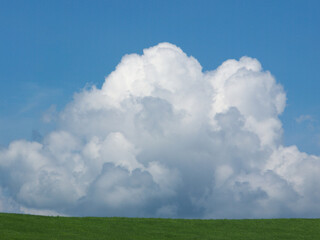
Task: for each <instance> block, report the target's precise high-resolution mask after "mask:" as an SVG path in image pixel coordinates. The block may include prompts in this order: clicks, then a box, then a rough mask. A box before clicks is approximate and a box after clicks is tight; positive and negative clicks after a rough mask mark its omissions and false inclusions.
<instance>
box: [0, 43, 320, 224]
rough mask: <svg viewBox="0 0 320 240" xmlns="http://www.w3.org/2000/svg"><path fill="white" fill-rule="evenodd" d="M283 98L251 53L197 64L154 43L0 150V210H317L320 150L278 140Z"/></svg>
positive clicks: (279, 213) (195, 213) (252, 214)
mask: <svg viewBox="0 0 320 240" xmlns="http://www.w3.org/2000/svg"><path fill="white" fill-rule="evenodd" d="M285 101H286V96H285V93H284V91H283V88H282V87H281V86H280V85H279V84H277V83H276V81H275V79H274V77H273V76H272V75H271V74H270V73H269V72H268V71H263V69H262V67H261V65H260V63H259V62H258V60H256V59H253V58H249V57H242V58H241V59H240V60H239V61H236V60H228V61H226V62H224V63H223V64H222V65H221V66H219V67H218V68H217V69H216V70H213V71H208V72H203V71H202V67H201V65H200V64H199V62H198V61H197V60H196V59H195V58H193V57H189V56H187V55H186V54H185V53H184V52H183V51H182V50H181V49H180V48H178V47H176V46H174V45H172V44H169V43H161V44H159V45H157V46H155V47H152V48H148V49H145V50H144V51H143V54H142V55H137V54H130V55H126V56H124V57H123V59H122V60H121V62H120V64H119V65H118V66H117V68H116V69H115V71H114V72H112V73H111V74H110V75H109V76H108V77H107V78H106V80H105V82H104V84H103V86H102V87H101V89H98V88H96V87H92V88H90V89H85V90H83V91H82V92H80V93H77V94H75V96H74V99H73V101H72V102H71V103H69V104H68V105H67V106H66V107H65V109H64V110H63V111H62V112H60V113H59V116H58V119H57V130H56V131H53V132H51V133H50V134H48V135H47V136H45V137H44V138H43V140H41V142H28V141H25V140H19V141H14V142H12V143H11V144H10V145H9V146H8V147H7V148H5V149H2V150H0V210H1V211H14V212H27V213H44V214H50V213H53V214H65V215H77V216H78V215H79V216H84V215H96V216H137V217H191V218H192V217H195V218H264V217H315V216H319V215H320V206H319V204H318V203H319V201H320V191H318V187H317V184H318V182H319V181H320V174H319V172H320V157H318V156H310V155H307V154H305V153H301V152H300V151H299V150H298V149H297V147H296V146H289V147H286V146H282V144H281V136H282V126H281V122H280V120H279V118H278V116H279V115H280V114H281V113H282V112H283V110H284V107H285Z"/></svg>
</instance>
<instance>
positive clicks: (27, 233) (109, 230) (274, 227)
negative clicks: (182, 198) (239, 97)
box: [0, 213, 320, 240]
mask: <svg viewBox="0 0 320 240" xmlns="http://www.w3.org/2000/svg"><path fill="white" fill-rule="evenodd" d="M0 239H1V240H6V239H10V240H11V239H24V240H27V239H32V240H36V239H46V240H49V239H59V240H61V239H68V240H70V239H77V240H80V239H94V240H99V239H117V240H121V239H128V240H138V239H146V240H152V239H181V240H188V239H201V240H205V239H221V240H222V239H230V240H231V239H232V240H238V239H239V240H240V239H241V240H250V239H252V240H258V239H267V240H273V239H279V240H285V239H290V240H295V239H320V219H268V220H262V219H260V220H185V219H147V218H93V217H86V218H75V217H44V216H33V215H20V214H6V213H0Z"/></svg>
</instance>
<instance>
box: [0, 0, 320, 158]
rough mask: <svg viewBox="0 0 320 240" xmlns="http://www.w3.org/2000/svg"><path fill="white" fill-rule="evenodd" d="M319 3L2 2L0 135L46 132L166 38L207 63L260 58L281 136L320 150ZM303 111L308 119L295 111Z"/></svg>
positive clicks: (8, 137) (0, 138)
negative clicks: (57, 113) (280, 93)
mask: <svg viewBox="0 0 320 240" xmlns="http://www.w3.org/2000/svg"><path fill="white" fill-rule="evenodd" d="M319 7H320V3H319V1H203V0H202V1H185V0H184V1H178V0H175V1H1V3H0V21H1V25H0V32H1V45H0V52H1V55H0V81H1V89H0V122H1V124H0V131H1V136H0V143H1V144H2V145H7V144H8V143H9V142H10V141H12V140H13V139H16V138H30V136H31V132H32V130H37V131H39V132H45V131H46V129H47V127H48V126H44V125H43V124H42V123H41V121H40V118H41V115H42V113H43V112H44V111H45V110H46V109H48V108H49V107H50V106H51V105H52V104H55V105H56V106H57V108H58V109H61V108H62V107H63V106H64V105H65V104H66V103H67V102H68V101H70V99H71V98H72V94H73V93H74V92H76V91H79V90H81V89H82V88H83V87H84V86H85V85H86V84H87V83H89V84H96V85H98V86H99V85H101V84H102V83H103V81H104V77H105V76H107V75H108V74H109V73H110V72H111V71H112V70H114V68H115V66H116V65H117V63H118V62H119V61H120V59H121V57H122V56H123V55H124V54H128V53H141V51H142V49H143V48H146V47H150V46H153V45H156V44H157V43H159V42H164V41H166V42H171V43H173V44H176V45H177V46H179V47H181V48H182V49H183V50H184V51H185V52H186V53H187V54H189V55H192V56H194V57H195V58H196V59H198V61H199V62H200V63H201V65H202V66H203V68H204V70H206V69H214V68H216V67H217V66H219V65H220V64H221V63H222V62H223V61H224V60H226V59H230V58H235V59H238V58H239V57H241V56H250V57H254V58H257V59H258V60H259V61H260V62H261V63H262V65H263V68H264V69H266V70H269V71H271V73H272V74H273V75H274V76H275V77H276V79H277V81H278V82H280V83H281V84H282V85H283V86H284V88H285V91H286V93H287V98H288V100H287V107H286V110H285V112H284V113H283V115H282V117H281V118H282V120H283V127H284V130H285V134H284V142H285V143H286V144H297V145H298V146H299V147H300V148H301V150H303V151H307V152H309V153H314V154H320V150H319V149H320V127H319V121H320V94H318V92H319V89H320V81H319V71H318V66H319V64H320V50H319V42H320V31H319V25H320V16H319V14H318V11H319ZM301 115H310V116H311V117H312V119H313V120H312V121H310V120H308V121H303V122H301V123H298V122H297V121H296V118H298V117H299V116H301Z"/></svg>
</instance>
